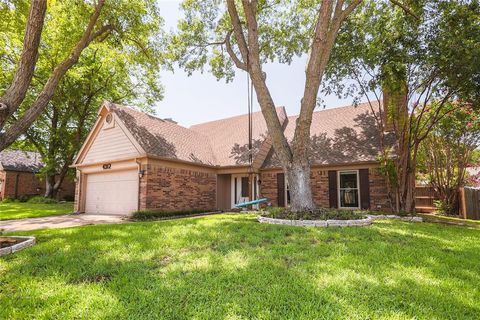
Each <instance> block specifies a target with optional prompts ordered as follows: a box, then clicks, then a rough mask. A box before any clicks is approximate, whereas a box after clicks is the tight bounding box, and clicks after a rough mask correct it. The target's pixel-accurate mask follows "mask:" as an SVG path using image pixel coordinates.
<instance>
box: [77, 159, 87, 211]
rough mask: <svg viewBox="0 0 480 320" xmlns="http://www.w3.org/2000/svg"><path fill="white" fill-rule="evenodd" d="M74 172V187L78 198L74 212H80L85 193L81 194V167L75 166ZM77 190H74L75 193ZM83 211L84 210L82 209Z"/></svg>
mask: <svg viewBox="0 0 480 320" xmlns="http://www.w3.org/2000/svg"><path fill="white" fill-rule="evenodd" d="M75 170H76V172H75V179H76V180H77V181H76V182H75V188H78V199H76V200H77V211H76V213H81V212H82V207H85V205H84V203H85V195H84V194H83V192H82V189H83V179H82V176H83V174H82V169H80V168H75ZM77 171H78V174H77ZM76 191H77V190H75V193H76ZM83 211H85V210H83Z"/></svg>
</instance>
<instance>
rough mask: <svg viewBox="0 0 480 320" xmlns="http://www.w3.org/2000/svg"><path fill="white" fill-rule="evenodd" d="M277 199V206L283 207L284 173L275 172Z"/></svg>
mask: <svg viewBox="0 0 480 320" xmlns="http://www.w3.org/2000/svg"><path fill="white" fill-rule="evenodd" d="M277 199H278V206H279V207H285V174H284V173H277Z"/></svg>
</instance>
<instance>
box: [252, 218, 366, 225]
mask: <svg viewBox="0 0 480 320" xmlns="http://www.w3.org/2000/svg"><path fill="white" fill-rule="evenodd" d="M257 220H258V222H260V223H268V224H283V225H288V226H302V227H323V228H325V227H363V226H368V225H371V224H372V222H373V219H371V218H370V217H367V218H365V219H358V220H287V219H275V218H268V217H263V216H257Z"/></svg>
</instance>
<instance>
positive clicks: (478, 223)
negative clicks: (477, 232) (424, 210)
mask: <svg viewBox="0 0 480 320" xmlns="http://www.w3.org/2000/svg"><path fill="white" fill-rule="evenodd" d="M420 216H421V217H423V219H424V220H425V221H428V222H437V223H445V224H456V225H460V226H468V227H472V228H480V220H471V219H462V218H456V217H447V216H441V215H431V214H420Z"/></svg>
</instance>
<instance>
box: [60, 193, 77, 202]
mask: <svg viewBox="0 0 480 320" xmlns="http://www.w3.org/2000/svg"><path fill="white" fill-rule="evenodd" d="M62 200H63V201H67V202H73V201H75V196H72V195H71V194H66V195H64V196H63V197H62Z"/></svg>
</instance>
